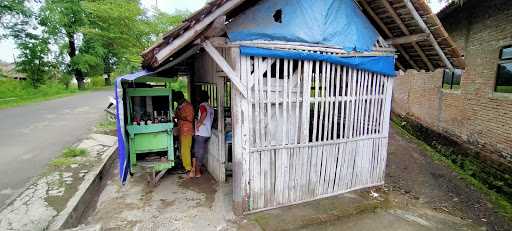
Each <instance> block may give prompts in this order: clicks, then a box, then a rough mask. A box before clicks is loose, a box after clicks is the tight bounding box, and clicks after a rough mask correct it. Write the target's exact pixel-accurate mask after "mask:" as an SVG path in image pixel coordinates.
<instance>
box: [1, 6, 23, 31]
mask: <svg viewBox="0 0 512 231" xmlns="http://www.w3.org/2000/svg"><path fill="white" fill-rule="evenodd" d="M29 14H30V9H29V8H28V7H26V6H25V0H2V1H0V25H2V27H4V28H5V26H6V25H5V24H6V23H7V21H11V20H9V19H8V18H9V17H11V18H13V17H14V18H17V17H20V16H27V15H29Z"/></svg>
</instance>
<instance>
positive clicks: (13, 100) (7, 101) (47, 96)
mask: <svg viewBox="0 0 512 231" xmlns="http://www.w3.org/2000/svg"><path fill="white" fill-rule="evenodd" d="M108 88H110V87H105V86H101V85H98V84H96V85H92V84H90V86H88V88H87V89H86V91H90V90H103V89H108ZM86 91H85V92H86ZM80 92H84V91H79V90H78V89H77V88H76V86H70V87H69V88H65V87H64V85H62V84H61V83H58V82H56V81H48V82H47V83H46V84H45V85H42V86H40V87H39V88H37V89H34V88H33V87H32V86H31V85H30V84H29V83H28V82H27V81H17V80H12V79H0V109H4V108H10V107H16V106H21V105H25V104H29V103H36V102H42V101H46V100H52V99H57V98H62V97H66V96H70V95H73V94H77V93H80Z"/></svg>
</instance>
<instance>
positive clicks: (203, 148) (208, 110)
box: [189, 91, 214, 177]
mask: <svg viewBox="0 0 512 231" xmlns="http://www.w3.org/2000/svg"><path fill="white" fill-rule="evenodd" d="M197 98H198V102H200V103H201V104H199V113H198V114H197V115H198V116H197V120H196V124H195V132H194V147H193V154H194V158H193V159H192V165H193V166H192V171H191V172H190V175H189V176H190V177H200V176H201V166H203V165H204V158H205V156H206V155H207V153H208V140H209V139H210V136H211V135H212V123H213V117H214V110H213V108H212V107H211V106H210V105H209V104H208V99H209V98H210V97H209V96H208V92H206V91H201V92H200V93H199V95H198V97H197Z"/></svg>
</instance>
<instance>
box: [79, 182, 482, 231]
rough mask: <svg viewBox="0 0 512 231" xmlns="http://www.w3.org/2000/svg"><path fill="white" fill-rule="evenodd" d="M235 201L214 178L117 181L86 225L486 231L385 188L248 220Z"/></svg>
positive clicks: (102, 196)
mask: <svg viewBox="0 0 512 231" xmlns="http://www.w3.org/2000/svg"><path fill="white" fill-rule="evenodd" d="M231 197H232V191H231V184H230V183H226V184H218V183H216V182H215V181H214V179H213V178H212V177H210V176H203V177H202V178H200V179H185V178H184V177H183V176H181V175H167V176H165V177H164V178H163V179H162V181H161V184H160V185H159V186H157V187H156V188H152V187H151V186H149V185H148V184H147V183H146V182H145V181H144V177H143V176H135V177H134V178H132V179H130V181H129V183H128V184H127V185H126V186H124V187H122V186H121V185H120V184H119V183H118V181H117V178H115V177H114V178H113V179H111V180H110V182H108V185H107V186H106V188H105V190H103V192H102V193H101V194H100V197H99V199H98V202H97V208H96V210H95V211H93V212H92V214H91V216H90V217H89V218H87V220H86V221H85V224H87V225H94V224H99V225H101V227H102V229H103V230H247V231H259V230H384V231H386V230H390V231H391V230H404V231H409V230H411V231H412V230H447V231H448V230H482V228H481V227H479V226H477V225H474V224H472V223H471V222H469V221H464V220H462V219H460V218H457V217H453V216H451V215H448V214H443V213H439V212H437V211H434V210H431V209H428V208H427V207H425V206H423V205H422V204H421V203H420V202H419V201H417V200H414V199H412V198H408V197H407V195H403V194H401V193H399V192H391V191H388V190H387V189H385V188H383V187H380V188H376V189H373V190H367V191H359V192H352V193H346V194H343V195H339V196H335V197H330V198H326V199H322V200H317V201H312V202H308V203H304V204H300V205H295V206H289V207H284V208H280V209H274V210H269V211H265V212H260V213H255V214H251V215H247V216H244V217H235V216H234V214H233V213H232V211H231V206H232V202H231Z"/></svg>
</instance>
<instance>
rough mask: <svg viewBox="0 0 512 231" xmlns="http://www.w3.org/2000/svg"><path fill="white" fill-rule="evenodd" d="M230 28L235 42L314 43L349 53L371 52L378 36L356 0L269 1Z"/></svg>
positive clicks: (247, 13) (234, 22) (246, 13)
mask: <svg viewBox="0 0 512 231" xmlns="http://www.w3.org/2000/svg"><path fill="white" fill-rule="evenodd" d="M279 10H280V11H279ZM279 12H281V13H280V14H281V22H276V20H279V19H278V18H279ZM227 27H228V36H229V39H230V40H231V41H252V40H265V41H286V42H301V43H313V44H324V45H331V46H335V47H338V48H340V49H344V50H346V51H369V50H371V49H372V47H373V45H374V44H375V42H376V40H377V37H378V33H377V31H376V30H375V28H374V27H373V26H372V24H371V23H370V22H369V21H368V19H367V18H366V16H365V15H364V14H363V13H362V12H361V10H360V9H359V8H358V6H357V5H356V4H355V3H354V0H265V1H261V2H260V3H258V4H257V5H255V6H254V7H252V8H250V9H248V10H247V11H245V12H243V13H242V14H240V15H239V16H238V17H237V18H235V19H233V21H232V22H230V23H229V24H228V25H227Z"/></svg>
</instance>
